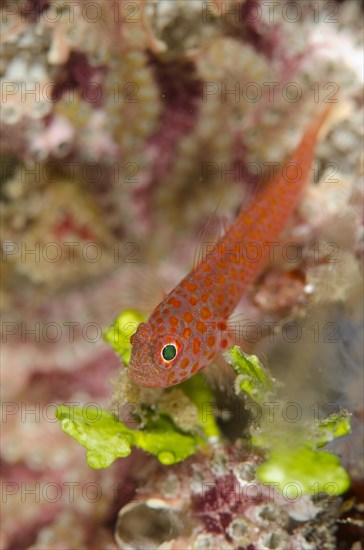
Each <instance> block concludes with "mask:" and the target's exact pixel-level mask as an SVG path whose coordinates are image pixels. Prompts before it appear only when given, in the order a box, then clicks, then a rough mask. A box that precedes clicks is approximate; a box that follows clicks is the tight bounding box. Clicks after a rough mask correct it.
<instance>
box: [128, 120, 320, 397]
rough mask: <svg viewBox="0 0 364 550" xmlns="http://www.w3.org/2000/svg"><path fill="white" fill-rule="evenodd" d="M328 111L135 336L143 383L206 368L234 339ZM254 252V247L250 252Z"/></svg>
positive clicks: (166, 381)
mask: <svg viewBox="0 0 364 550" xmlns="http://www.w3.org/2000/svg"><path fill="white" fill-rule="evenodd" d="M327 113H328V109H327V110H326V111H324V112H323V113H322V114H321V116H319V117H318V118H317V119H316V120H315V121H314V123H313V124H312V125H311V126H310V127H309V128H308V129H307V131H306V132H305V134H304V136H303V138H302V140H301V142H300V143H299V145H298V146H297V148H296V150H295V151H294V152H293V154H292V156H291V158H290V160H289V162H288V163H287V164H286V165H284V168H282V169H281V170H279V172H278V174H277V175H276V176H275V177H274V178H272V179H271V180H270V181H269V182H268V183H267V184H266V185H265V187H264V189H263V190H262V191H261V192H260V193H258V194H257V195H256V197H255V198H254V199H253V200H252V202H251V203H250V205H249V206H248V207H247V208H245V209H243V210H242V211H241V212H240V213H239V215H238V216H237V218H236V220H235V222H234V223H233V225H232V226H231V227H230V229H229V230H228V231H227V232H226V233H225V235H224V236H223V237H222V238H221V239H219V240H218V241H217V243H216V244H215V245H214V247H213V248H212V250H211V251H210V252H209V253H208V254H206V256H205V258H203V259H202V261H201V262H200V263H199V264H198V265H197V266H196V268H195V269H194V270H192V271H191V272H190V273H189V274H188V275H187V276H186V277H185V278H184V279H183V280H182V281H181V282H180V283H179V284H178V285H177V286H176V287H175V288H174V289H173V290H172V292H170V293H169V294H168V295H167V296H166V297H165V298H164V300H163V301H162V302H161V303H160V304H159V305H158V306H157V307H156V309H155V310H154V311H153V313H152V314H151V316H150V317H149V319H148V321H147V322H145V323H141V324H140V325H139V326H138V329H137V331H136V333H135V334H134V335H133V336H132V337H131V343H132V353H131V359H130V364H129V376H130V377H131V378H132V379H133V380H134V381H135V382H136V383H137V384H138V385H140V386H146V387H169V386H173V385H175V384H179V383H180V382H183V381H184V380H187V379H188V378H190V377H191V376H193V375H194V374H195V373H196V372H198V371H200V370H202V369H203V368H205V367H206V366H207V365H208V364H209V363H211V361H213V360H214V358H215V357H216V355H217V354H218V353H219V352H221V351H223V350H225V349H227V348H228V347H229V345H231V341H230V339H229V334H228V330H227V322H228V319H229V317H230V315H231V314H232V312H233V311H234V309H235V308H236V306H237V305H238V303H239V301H240V300H241V298H242V295H243V293H244V291H245V290H246V288H247V287H248V285H249V284H250V283H251V282H252V281H253V280H254V279H255V278H256V277H257V275H259V273H261V271H262V270H263V268H264V267H265V265H266V263H267V256H268V254H269V246H268V245H269V243H272V242H275V241H276V240H277V239H278V238H279V236H280V233H281V232H282V230H283V229H284V227H285V225H286V223H287V220H288V219H289V218H290V216H291V215H292V213H293V211H294V209H295V207H296V205H297V203H298V201H299V198H300V194H301V191H302V189H303V187H304V184H305V182H306V181H307V179H308V175H309V171H310V168H311V164H312V161H313V156H314V149H315V144H316V139H317V135H318V132H319V130H320V128H321V126H322V124H323V122H324V120H325V118H326V116H327ZM248 251H249V253H248Z"/></svg>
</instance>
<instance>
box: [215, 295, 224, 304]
mask: <svg viewBox="0 0 364 550" xmlns="http://www.w3.org/2000/svg"><path fill="white" fill-rule="evenodd" d="M224 302H225V296H224V294H218V295H217V298H216V300H215V304H216V305H217V306H221V304H223V303H224Z"/></svg>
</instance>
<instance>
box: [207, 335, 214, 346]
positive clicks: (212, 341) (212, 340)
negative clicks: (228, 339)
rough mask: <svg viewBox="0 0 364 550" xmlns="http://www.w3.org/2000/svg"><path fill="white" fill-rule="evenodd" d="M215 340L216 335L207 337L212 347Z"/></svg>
mask: <svg viewBox="0 0 364 550" xmlns="http://www.w3.org/2000/svg"><path fill="white" fill-rule="evenodd" d="M215 342H216V338H215V336H209V337H208V338H207V345H208V346H209V347H210V348H212V347H213V346H214V345H215Z"/></svg>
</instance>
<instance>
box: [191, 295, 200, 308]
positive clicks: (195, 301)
mask: <svg viewBox="0 0 364 550" xmlns="http://www.w3.org/2000/svg"><path fill="white" fill-rule="evenodd" d="M190 304H191V306H195V305H196V304H198V297H197V296H196V295H195V294H193V295H192V296H191V298H190Z"/></svg>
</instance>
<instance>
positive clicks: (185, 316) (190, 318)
mask: <svg viewBox="0 0 364 550" xmlns="http://www.w3.org/2000/svg"><path fill="white" fill-rule="evenodd" d="M183 319H184V320H185V321H186V323H190V322H191V321H193V315H192V313H191V312H190V311H186V313H184V314H183Z"/></svg>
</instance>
